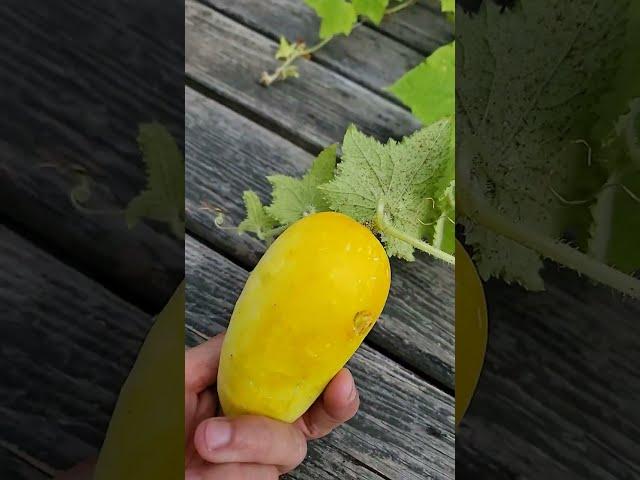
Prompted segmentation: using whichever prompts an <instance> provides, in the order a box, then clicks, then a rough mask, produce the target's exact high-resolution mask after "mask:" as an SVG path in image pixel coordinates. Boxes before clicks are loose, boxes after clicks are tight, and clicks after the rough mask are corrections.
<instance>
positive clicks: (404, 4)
mask: <svg viewBox="0 0 640 480" xmlns="http://www.w3.org/2000/svg"><path fill="white" fill-rule="evenodd" d="M417 2H418V0H407V1H406V2H402V3H401V4H399V5H396V6H395V7H392V8H387V10H385V12H384V14H385V16H387V15H393V14H394V13H398V12H400V11H401V10H404V9H405V8H408V7H410V6H412V5H414V4H416V3H417Z"/></svg>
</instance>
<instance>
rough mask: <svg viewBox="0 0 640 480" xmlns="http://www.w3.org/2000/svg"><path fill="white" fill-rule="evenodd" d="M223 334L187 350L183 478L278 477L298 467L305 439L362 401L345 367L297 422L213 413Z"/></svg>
mask: <svg viewBox="0 0 640 480" xmlns="http://www.w3.org/2000/svg"><path fill="white" fill-rule="evenodd" d="M223 338H224V335H223V334H220V335H217V336H216V337H214V338H212V339H210V340H209V341H207V342H205V343H203V344H202V345H199V346H197V347H194V348H192V349H190V350H187V352H186V353H185V435H186V439H185V440H186V447H185V479H186V480H274V479H277V478H279V476H280V475H281V474H283V473H286V472H289V471H291V470H293V469H294V468H295V467H297V466H298V465H299V464H300V463H301V462H302V461H303V460H304V458H305V456H306V453H307V441H308V440H312V439H316V438H320V437H324V436H325V435H327V434H328V433H329V432H331V431H332V430H333V429H334V428H336V427H338V426H339V425H341V424H342V423H344V422H346V421H347V420H349V419H350V418H351V417H353V416H354V415H355V414H356V412H357V411H358V407H359V405H360V400H359V397H358V391H357V390H356V387H355V384H354V382H353V377H352V376H351V373H350V372H349V370H347V369H346V368H343V369H342V370H340V372H338V374H337V375H336V376H335V377H334V378H333V380H331V382H330V383H329V385H328V386H327V388H326V389H325V390H324V392H323V394H322V395H321V396H320V398H318V400H316V402H315V403H314V404H313V405H312V406H311V408H309V410H308V411H307V412H306V413H305V414H304V415H303V416H302V417H301V418H299V419H298V420H297V421H296V422H295V423H293V424H288V423H283V422H280V421H277V420H273V419H270V418H266V417H260V416H242V417H238V418H234V419H229V418H226V417H215V414H216V407H217V404H218V400H217V394H216V390H215V381H216V377H217V375H218V363H219V360H220V349H221V347H222V340H223Z"/></svg>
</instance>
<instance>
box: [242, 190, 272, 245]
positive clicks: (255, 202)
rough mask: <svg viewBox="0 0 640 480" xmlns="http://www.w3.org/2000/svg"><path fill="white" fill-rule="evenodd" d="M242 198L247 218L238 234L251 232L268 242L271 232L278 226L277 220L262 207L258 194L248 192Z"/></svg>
mask: <svg viewBox="0 0 640 480" xmlns="http://www.w3.org/2000/svg"><path fill="white" fill-rule="evenodd" d="M242 198H243V200H244V207H245V210H246V212H247V218H245V219H244V220H243V221H242V222H241V223H240V225H238V233H243V232H251V233H253V234H255V235H256V236H257V237H258V238H259V239H261V240H268V239H269V237H270V233H269V232H270V231H271V230H273V228H274V227H275V226H276V221H275V219H273V218H272V217H271V216H270V215H269V214H268V213H267V211H266V210H265V208H264V207H263V206H262V202H261V201H260V198H259V197H258V194H257V193H256V192H254V191H252V190H246V191H245V192H244V193H243V194H242Z"/></svg>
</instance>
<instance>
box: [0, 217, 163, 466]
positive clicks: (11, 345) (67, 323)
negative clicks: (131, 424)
mask: <svg viewBox="0 0 640 480" xmlns="http://www.w3.org/2000/svg"><path fill="white" fill-rule="evenodd" d="M0 259H1V260H0V261H1V263H2V265H3V268H2V269H0V315H1V316H2V322H3V335H2V338H1V340H0V342H1V343H0V344H1V348H0V352H1V353H2V355H1V357H0V369H1V370H2V372H3V382H2V386H1V387H0V397H1V398H2V399H3V402H2V405H1V406H0V431H2V438H3V440H4V441H6V442H8V443H10V444H13V445H17V446H19V448H20V449H21V450H23V451H25V452H26V453H27V454H29V455H31V456H32V457H34V458H36V459H38V460H40V461H43V462H45V463H47V464H49V465H51V466H53V467H55V468H59V469H65V468H68V467H70V466H72V465H73V464H74V463H75V462H78V461H80V460H83V459H85V458H87V457H88V456H90V455H92V454H95V452H96V450H97V448H98V447H99V446H100V445H101V443H102V440H103V438H104V434H105V431H106V428H107V424H108V421H109V418H110V416H111V411H112V409H113V407H114V405H115V401H116V399H117V396H118V392H119V390H120V387H121V385H122V383H123V381H124V379H125V378H126V376H127V375H128V373H129V370H130V368H131V366H132V365H133V362H134V360H135V355H136V352H137V350H138V348H139V346H140V345H141V342H142V340H143V338H144V336H145V335H146V332H147V330H148V328H149V327H150V324H151V319H150V317H149V316H148V315H146V314H145V313H143V312H142V311H140V310H138V309H137V308H135V307H133V306H131V305H130V304H127V303H126V302H124V301H122V300H121V299H119V298H118V297H116V296H114V295H113V294H111V293H109V292H108V291H106V290H105V289H104V288H103V287H101V286H100V285H99V284H97V283H95V282H93V281H92V280H90V279H88V278H87V277H85V276H84V275H82V274H81V273H79V272H77V271H75V270H73V269H71V268H69V267H68V266H66V265H64V264H63V263H61V262H60V261H58V260H56V259H55V258H53V257H52V256H51V255H49V254H47V253H45V252H43V251H42V250H40V249H38V248H37V247H35V246H34V245H33V244H31V243H29V242H27V241H25V240H24V239H23V238H21V237H19V236H17V235H15V234H14V233H13V232H11V231H10V230H8V229H7V228H5V227H0Z"/></svg>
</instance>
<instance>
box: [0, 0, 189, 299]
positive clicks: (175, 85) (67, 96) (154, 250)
mask: <svg viewBox="0 0 640 480" xmlns="http://www.w3.org/2000/svg"><path fill="white" fill-rule="evenodd" d="M98 3H99V2H82V1H78V0H72V1H68V2H64V3H63V4H60V5H55V6H53V4H51V5H50V4H47V3H46V2H45V4H44V5H42V4H41V3H38V4H36V3H34V2H3V4H2V5H1V6H0V29H2V32H3V35H2V36H1V38H0V48H1V49H2V51H3V52H4V53H5V58H6V61H5V62H3V63H2V65H1V66H0V84H2V92H0V102H1V103H2V106H3V115H2V116H1V118H0V148H1V149H2V152H3V156H2V158H3V164H2V168H1V169H0V205H1V206H0V212H1V214H2V215H3V216H5V217H6V218H7V219H8V220H9V221H11V222H12V223H13V224H14V225H16V226H17V227H19V228H20V229H21V230H24V231H26V232H28V234H29V235H30V236H32V237H37V238H38V239H40V241H42V242H43V243H47V244H48V245H49V248H50V249H51V250H52V251H55V252H56V255H57V256H59V257H61V258H64V259H65V261H68V262H69V263H71V264H73V265H74V267H75V268H77V269H79V270H81V271H83V272H85V273H87V274H88V275H90V276H92V277H93V278H97V279H99V280H100V281H102V282H103V283H107V284H109V285H110V286H111V287H112V288H114V289H115V290H116V291H118V292H119V293H120V294H121V295H123V296H125V297H127V298H129V299H132V300H133V301H135V302H136V303H138V304H141V305H143V306H145V307H146V308H148V309H150V310H154V309H157V308H159V307H160V306H161V305H163V302H164V301H166V299H167V298H168V296H169V295H170V294H171V293H172V291H173V289H174V288H175V286H176V284H177V282H178V281H179V278H180V277H181V276H182V272H183V256H182V243H181V242H180V241H179V240H177V239H176V238H174V237H172V236H171V235H170V234H168V232H167V229H166V228H165V227H164V226H162V225H158V224H155V225H150V224H149V225H141V226H139V227H137V228H135V229H133V230H129V229H128V228H127V226H126V223H125V221H124V218H123V215H121V214H120V215H85V214H83V213H81V212H79V211H78V210H76V209H75V208H74V207H73V206H72V204H71V202H70V201H69V198H68V194H69V191H70V190H71V188H73V187H74V186H75V185H76V182H77V180H76V178H75V175H74V174H73V173H72V170H73V168H74V167H75V166H79V167H83V168H84V169H85V170H86V171H87V174H88V175H89V176H90V177H91V178H93V180H94V181H95V187H94V188H93V189H92V191H93V193H94V197H93V198H92V199H91V207H92V208H96V209H122V208H124V207H125V206H126V204H127V203H128V201H129V200H131V199H132V198H133V197H134V196H135V195H136V194H137V193H138V192H139V191H140V190H141V189H142V188H143V187H144V185H145V183H146V180H145V174H144V165H143V163H142V161H141V158H140V153H139V149H138V146H137V142H136V136H137V133H138V123H140V122H148V121H151V120H157V121H159V122H162V123H163V124H165V125H167V127H168V128H169V129H170V130H172V131H173V132H174V134H175V135H176V137H177V138H178V141H179V143H182V141H183V134H182V132H183V125H182V122H183V120H182V118H183V113H182V112H183V105H182V98H181V96H182V88H183V76H182V64H183V61H182V60H183V56H184V54H183V52H182V50H181V48H180V47H181V45H182V42H183V40H182V38H179V40H178V37H181V35H182V32H176V31H175V30H176V29H175V22H174V23H171V22H169V24H167V22H166V19H167V18H175V17H174V16H173V15H172V12H175V11H176V8H175V7H176V6H179V2H165V3H164V4H163V5H162V6H154V7H153V8H150V7H149V6H145V5H136V6H133V7H132V6H131V4H130V3H129V2H126V1H124V0H114V1H112V2H109V6H108V7H106V6H104V5H103V6H99V5H98ZM180 11H181V8H180ZM142 15H145V22H144V26H143V27H141V28H126V25H127V24H128V22H131V19H132V18H136V16H142ZM96 19H99V21H97V20H96ZM138 23H142V22H138ZM70 32H73V35H72V34H70ZM176 68H180V70H179V71H178V70H176ZM176 80H178V81H176ZM132 256H135V257H136V262H132V261H131V257H132Z"/></svg>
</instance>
